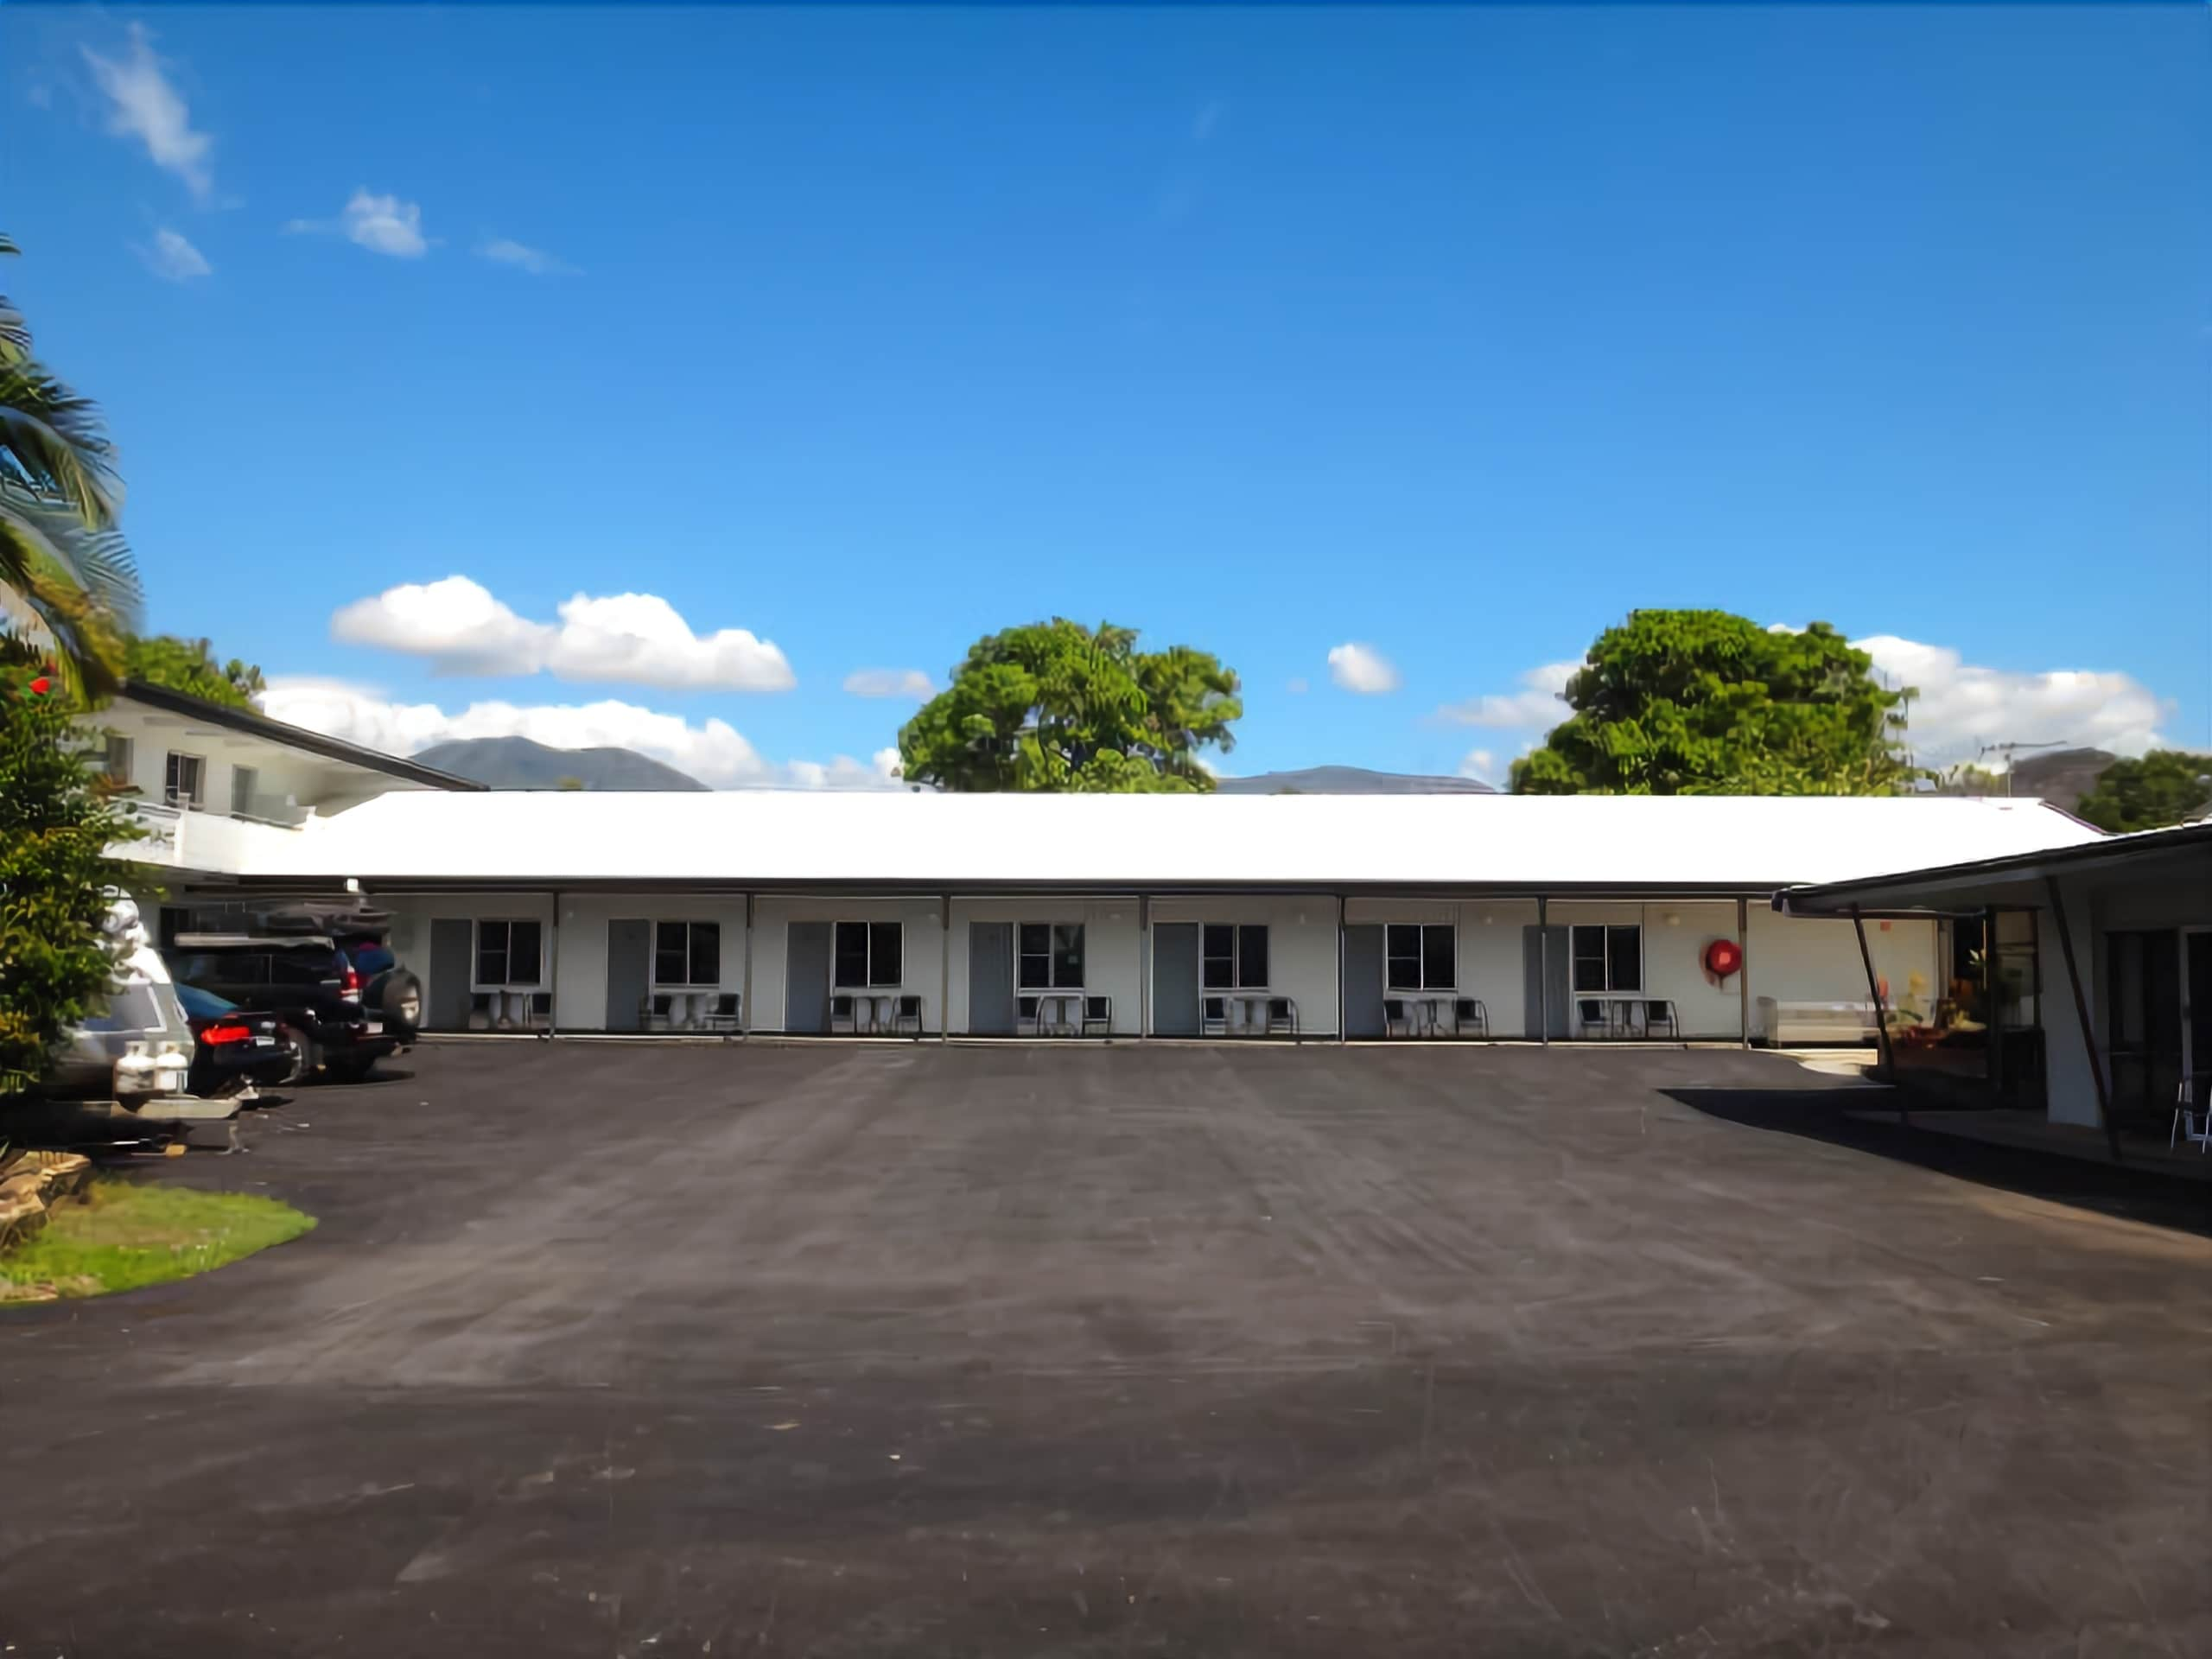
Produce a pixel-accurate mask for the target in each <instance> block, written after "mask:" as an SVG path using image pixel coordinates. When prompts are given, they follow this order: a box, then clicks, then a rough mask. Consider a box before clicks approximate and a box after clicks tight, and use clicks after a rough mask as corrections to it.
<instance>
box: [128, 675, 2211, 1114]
mask: <svg viewBox="0 0 2212 1659" xmlns="http://www.w3.org/2000/svg"><path fill="white" fill-rule="evenodd" d="M90 721H91V723H92V726H93V727H94V728H95V729H96V730H97V731H98V733H99V741H101V742H102V743H104V744H105V747H106V753H107V755H108V757H109V765H110V766H111V770H112V771H113V772H114V773H115V775H116V776H117V777H118V779H122V780H124V787H126V788H127V789H128V790H129V791H130V799H131V800H132V801H133V802H134V803H136V808H137V810H138V811H139V812H140V813H141V815H142V816H143V817H144V818H145V820H146V821H147V823H149V828H151V829H152V830H153V831H154V835H153V837H152V838H151V839H150V840H149V841H147V842H139V843H136V844H134V845H133V846H132V847H131V848H130V849H128V855H130V856H132V857H136V858H137V859H139V860H141V861H146V862H149V863H152V864H154V865H156V867H158V868H160V869H161V872H162V880H163V882H164V885H165V887H166V889H167V891H166V893H165V894H164V896H163V900H162V904H161V906H160V916H161V922H162V931H163V933H164V936H165V937H171V936H174V935H175V933H177V932H179V931H185V930H188V929H194V928H210V927H236V926H238V925H241V919H242V918H249V917H251V915H252V914H253V912H255V911H256V910H257V909H265V908H268V907H270V906H278V905H285V904H291V903H297V902H301V901H311V902H315V903H321V904H329V903H334V902H335V903H346V902H356V903H359V904H361V905H363V906H373V907H375V908H376V909H378V910H380V911H383V912H388V914H389V916H390V918H391V945H392V948H393V950H395V951H396V952H397V955H398V957H399V959H400V960H401V962H402V963H404V964H405V965H406V966H407V967H409V968H410V969H412V970H413V971H414V972H415V973H416V975H417V976H419V977H420V978H421V980H422V981H423V1000H424V1007H425V1021H424V1023H425V1026H426V1027H427V1028H428V1029H429V1030H431V1031H434V1032H435V1031H447V1032H457V1033H458V1032H481V1033H502V1032H506V1033H533V1034H536V1035H539V1036H551V1037H565V1036H575V1037H586V1036H600V1035H607V1034H622V1035H629V1034H637V1035H641V1036H642V1035H645V1034H655V1035H659V1034H665V1035H669V1036H674V1037H690V1038H694V1039H697V1038H704V1037H720V1038H724V1039H745V1038H749V1037H762V1038H766V1037H776V1038H781V1037H798V1036H838V1037H844V1036H848V1035H849V1036H852V1037H873V1038H882V1039H893V1038H896V1039H906V1040H917V1039H918V1040H925V1041H926V1040H955V1039H987V1038H1001V1039H1021V1038H1030V1039H1046V1038H1065V1039H1075V1040H1082V1039H1092V1040H1113V1041H1134V1042H1147V1041H1154V1040H1182V1041H1224V1042H1226V1041H1275V1042H1282V1043H1310V1042H1317V1041H1319V1042H1342V1041H1369V1040H1377V1041H1380V1040H1402V1041H1418V1042H1425V1043H1435V1044H1446V1043H1461V1044H1474V1043H1481V1042H1485V1041H1490V1042H1499V1041H1507V1042H1530V1043H1588V1042H1612V1043H1623V1042H1630V1043H1632V1042H1662V1043H1666V1042H1672V1043H1727V1044H1744V1045H1752V1044H1757V1045H1764V1046H1778V1047H1803V1046H1838V1045H1872V1044H1874V1043H1875V1042H1876V1039H1877V1038H1878V1036H1880V1037H1882V1038H1883V1039H1885V1046H1886V1048H1887V1049H1888V1050H1889V1051H1890V1054H1891V1057H1893V1058H1895V1059H1896V1060H1897V1064H1898V1065H1899V1066H1900V1067H1901V1068H1902V1067H1903V1066H1904V1065H1906V1064H1908V1063H1910V1062H1914V1061H1916V1059H1918V1058H1926V1057H1940V1058H1941V1059H1942V1064H1943V1065H1944V1066H1945V1067H1947V1068H1948V1070H1950V1071H1953V1072H1955V1073H1956V1074H1958V1076H1959V1077H1961V1078H1962V1079H1964V1080H1966V1081H1967V1082H1968V1083H1970V1084H1974V1086H1977V1087H1982V1088H1986V1089H1987V1090H1993V1091H1994V1092H1996V1093H1997V1094H1999V1095H2000V1096H2002V1097H2003V1098H2005V1099H2007V1100H2009V1101H2011V1102H2012V1103H2016V1104H2021V1105H2031V1106H2036V1107H2038V1108H2040V1109H2046V1110H2047V1111H2048V1112H2049V1114H2050V1116H2051V1117H2053V1118H2054V1119H2056V1120H2058V1121H2062V1122H2089V1123H2094V1122H2099V1121H2101V1117H2102V1116H2108V1115H2109V1114H2108V1113H2106V1112H2105V1111H2104V1110H2103V1109H2101V1107H2100V1104H2099V1101H2100V1098H2103V1099H2106V1100H2107V1101H2109V1102H2110V1103H2111V1110H2112V1111H2114V1112H2117V1111H2120V1110H2121V1109H2124V1108H2125V1109H2136V1107H2138V1106H2140V1105H2143V1104H2145V1103H2147V1104H2149V1105H2153V1106H2154V1105H2155V1104H2156V1103H2157V1097H2158V1095H2159V1092H2160V1091H2161V1090H2164V1091H2165V1095H2166V1096H2167V1099H2168V1103H2171V1093H2172V1091H2173V1090H2174V1089H2175V1088H2176V1087H2177V1084H2178V1078H2179V1077H2180V1076H2181V1075H2182V1074H2183V1073H2185V1072H2187V1071H2190V1069H2191V1068H2197V1069H2202V1068H2204V1067H2208V1066H2212V1031H2208V1030H2206V1029H2205V1028H2204V1014H2203V1013H2200V1014H2198V1015H2197V1016H2196V1023H2195V1024H2191V1023H2190V1016H2189V1014H2188V1013H2187V1010H2188V1008H2189V1007H2190V1001H2189V989H2188V988H2189V984H2190V980H2191V978H2192V977H2194V979H2195V980H2196V985H2197V989H2198V993H2199V995H2198V999H2197V1006H2198V1007H2200V1008H2201V1009H2203V1010H2207V1011H2212V956H2208V951H2212V944H2208V940H2212V882H2209V881H2208V875H2212V848H2208V846H2207V842H2206V836H2207V835H2208V834H2212V831H2208V830H2206V829H2202V828H2199V829H2193V830H2187V831H2166V832H2154V836H2105V835H2103V834H2101V832H2099V831H2098V830H2096V829H2093V828H2091V827H2089V826H2088V825H2086V824H2083V823H2081V822H2080V821H2078V820H2076V819H2075V818H2073V817H2069V815H2067V814H2066V813H2064V812H2062V811H2060V810H2056V809H2055V808H2053V807H2050V806H2048V805H2045V804H2043V803H2041V802H2037V801H2031V800H1974V799H1960V798H1749V797H1698V798H1691V797H1675V798H1651V797H1600V796H1582V797H1528V798H1515V797H1509V796H1486V795H1438V796H1319V795H1296V796H1173V795H1155V796H1145V795H1139V796H1082V795H993V796H984V795H942V794H934V793H923V792H912V791H896V792H881V793H860V792H854V793H836V792H800V791H720V792H715V793H710V794H686V793H674V794H623V793H590V792H566V791H486V790H484V789H482V788H480V787H479V786H477V785H474V784H471V783H468V782H466V781H464V780H462V779H455V778H452V777H449V776H447V775H445V774H442V773H440V772H435V771H434V770H432V769H430V768H428V767H424V766H416V765H415V764H413V763H411V762H409V761H406V760H400V759H397V758H395V757H392V756H389V755H383V754H378V753H376V752H374V751H372V750H368V749H364V748H360V747H356V746H354V745H351V744H347V743H342V742H339V741H334V740H332V739H328V738H325V737H321V736H320V735H317V734H312V733H308V732H304V731H301V730H298V729H296V728H291V727H288V726H285V725H283V724H281V723H279V722H277V721H271V720H268V719H266V718H264V717H263V716H261V715H256V714H251V713H245V712H241V711H238V710H234V709H219V708H217V707H216V706H214V705H211V704H206V703H201V702H199V701H198V700H197V699H194V698H190V697H186V696H180V695H179V694H177V693H175V692H170V691H167V690H154V689H149V688H140V687H135V686H134V687H132V688H131V689H130V690H129V692H128V693H127V694H126V695H125V696H123V697H121V698H119V699H118V701H117V702H115V703H114V704H113V705H111V707H110V708H108V709H104V710H102V711H101V712H100V713H99V715H95V716H92V717H90ZM2156 836H2166V837H2168V838H2169V839H2168V840H2166V841H2164V842H2157V841H2156ZM2134 843H2145V846H2146V847H2148V846H2151V845H2152V844H2154V843H2155V845H2156V846H2157V847H2159V848H2163V849H2164V850H2163V851H2157V852H2148V851H2146V852H2135V851H2132V850H2130V849H2131V848H2132V847H2133V844H2134ZM2062 918H2063V925H2061V919H2062ZM2069 960H2070V962H2071V963H2072V969H2071V970H2070V971H2069V965H2068V963H2069ZM2076 986H2078V988H2079V1002H2078V1004H2077V1002H2076V1000H2075V989H2074V988H2075V987H2076ZM1877 1006H1879V1007H1880V1008H1881V1010H1882V1013H1881V1014H1880V1016H1877V1014H1876V1012H1875V1010H1876V1007H1877ZM2084 1016H2086V1017H2084ZM1923 1051H1924V1054H1923ZM1870 1058H1872V1053H1871V1052H1870ZM2099 1090H2102V1096H2100V1093H2099ZM2159 1127H2160V1128H2161V1131H2162V1132H2163V1120H2161V1121H2160V1125H2159Z"/></svg>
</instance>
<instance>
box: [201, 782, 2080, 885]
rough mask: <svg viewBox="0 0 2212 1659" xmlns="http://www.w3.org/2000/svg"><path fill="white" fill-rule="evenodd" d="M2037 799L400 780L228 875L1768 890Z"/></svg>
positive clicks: (1968, 839) (2066, 834) (2039, 842)
mask: <svg viewBox="0 0 2212 1659" xmlns="http://www.w3.org/2000/svg"><path fill="white" fill-rule="evenodd" d="M2098 838H2099V832H2098V831H2097V830H2095V829H2091V828H2090V827H2089V826H2088V825H2087V824H2084V823H2081V822H2080V821H2078V820H2076V819H2075V818H2073V817H2069V816H2068V815H2067V814H2065V813H2063V812H2062V811H2059V810H2056V808H2053V807H2050V806H2047V805H2045V804H2043V803H2042V802H2040V801H2029V800H2016V801H1991V800H1966V799H1952V798H1938V799H1912V798H1902V799H1897V798H1891V799H1876V798H1867V799H1852V798H1771V797H1744V796H1732V797H1713V796H1707V797H1694V798H1693V797H1671V798H1653V797H1636V796H1573V797H1541V796H1539V797H1514V796H1503V795H1497V796H1492V795H1430V796H1381V795H1375V796H1327V795H1280V796H1174V795H937V794H914V793H903V792H902V793H885V794H857V793H855V794H837V793H823V794H798V793H785V792H759V793H748V792H744V791H724V792H719V793H714V794H696V795H695V794H614V793H606V794H601V793H589V792H582V791H578V792H557V791H556V792H529V793H524V792H492V793H486V794H465V795H464V794H447V793H443V792H436V793H431V792H421V793H416V792H408V793H392V794H388V795H385V796H382V797H380V798H378V799H376V800H373V801H370V802H367V803H365V804H362V805H360V806H357V807H353V808H351V809H349V810H346V811H344V812H341V813H339V814H337V815H335V816H334V817H330V818H327V819H321V820H317V821H315V822H313V823H309V824H308V826H307V827H306V828H305V829H302V831H301V832H300V833H299V834H298V835H297V836H291V837H287V838H286V841H287V844H286V845H285V846H284V847H283V848H282V849H277V851H276V852H274V853H271V854H269V855H260V854H257V855H256V863H255V865H254V868H251V870H247V871H245V872H241V873H242V874H250V875H256V876H268V877H298V878H315V879H332V880H336V879H343V878H345V877H348V876H353V877H359V879H361V880H363V881H365V882H369V883H372V884H375V883H378V882H381V883H383V884H385V885H386V886H392V885H400V884H406V883H413V882H429V883H437V884H450V883H464V882H484V883H487V884H493V883H496V884H501V885H505V884H512V883H533V884H538V885H548V886H550V885H556V884H558V885H563V886H569V885H585V884H588V883H592V882H625V881H652V882H657V883H685V882H690V883H696V884H699V885H702V886H721V887H748V886H758V887H782V888H786V889H788V888H794V887H805V886H808V885H810V884H811V885H819V886H822V887H850V886H856V885H868V886H874V887H909V888H913V889H919V890H926V891H932V892H935V891H942V890H944V889H946V888H949V887H950V888H959V889H965V890H974V889H981V888H990V887H1060V888H1081V887H1094V888H1097V889H1101V890H1105V889H1131V888H1152V889H1158V890H1169V889H1173V888H1178V887H1180V888H1198V887H1359V888H1368V889H1375V888H1398V889H1408V890H1411V889H1421V888H1445V887H1452V888H1457V887H1485V888H1488V889H1491V890H1492V891H1500V890H1516V891H1520V892H1524V893H1535V892H1537V891H1540V890H1542V891H1553V892H1567V891H1570V890H1573V889H1578V888H1580V889H1591V888H1610V889H1614V890H1618V891H1624V892H1626V891H1638V892H1662V891H1668V890H1688V889H1722V890H1727V891H1738V892H1759V893H1764V892H1770V891H1771V890H1773V889H1774V888H1777V887H1786V886H1789V885H1792V884H1796V883H1800V882H1820V881H1836V880H1845V879H1847V878H1850V877H1853V876H1863V875H1871V874H1881V873H1883V872H1885V871H1890V870H1899V869H1911V868H1922V867H1924V866H1928V865H1931V864H1944V863H1954V862H1959V861H1965V860H1969V859H1986V858H1994V857H1999V856H2003V855H2008V854H2015V853H2026V852H2036V851H2040V850H2043V849H2049V848H2055V847H2066V846H2073V845H2077V844H2080V843H2082V842H2090V841H2094V840H2096V839H2098Z"/></svg>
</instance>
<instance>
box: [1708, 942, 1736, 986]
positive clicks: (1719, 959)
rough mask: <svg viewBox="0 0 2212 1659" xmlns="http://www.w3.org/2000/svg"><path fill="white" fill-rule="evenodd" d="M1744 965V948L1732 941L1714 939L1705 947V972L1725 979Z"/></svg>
mask: <svg viewBox="0 0 2212 1659" xmlns="http://www.w3.org/2000/svg"><path fill="white" fill-rule="evenodd" d="M1743 965H1744V947H1743V946H1742V945H1740V944H1737V943H1736V941H1735V940H1733V939H1715V940H1714V941H1713V943H1712V944H1708V945H1707V946H1706V947H1705V971H1706V972H1707V973H1708V974H1711V975H1713V976H1714V977H1715V978H1717V979H1726V978H1727V977H1728V976H1729V975H1731V974H1732V973H1734V972H1735V971H1736V970H1737V969H1739V968H1741V967H1742V966H1743Z"/></svg>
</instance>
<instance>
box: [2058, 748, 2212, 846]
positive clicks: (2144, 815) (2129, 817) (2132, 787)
mask: <svg viewBox="0 0 2212 1659" xmlns="http://www.w3.org/2000/svg"><path fill="white" fill-rule="evenodd" d="M2208 806H2212V754H2191V753H2189V752H2188V751H2186V750H2184V749H2153V750H2152V751H2151V752H2150V753H2148V754H2146V755H2145V756H2144V757H2143V758H2142V759H2141V760H2115V761H2113V763H2112V765H2110V766H2107V767H2106V768H2105V769H2104V770H2103V771H2102V772H2099V773H2098V774H2097V781H2096V784H2095V785H2094V787H2093V788H2091V790H2090V791H2089V792H2088V794H2086V795H2084V796H2083V797H2082V798H2081V800H2080V802H2079V803H2077V804H2075V808H2074V811H2075V815H2076V816H2077V817H2083V818H2087V819H2088V821H2089V822H2090V823H2094V824H2095V825H2096V826H2097V828H2098V829H2110V830H2113V831H2115V832H2125V831H2127V830H2131V829H2158V827H2159V826H2160V825H2161V824H2168V823H2186V822H2187V821H2188V820H2189V819H2190V818H2193V817H2196V815H2197V814H2199V813H2201V812H2202V811H2203V810H2205V808H2206V807H2208Z"/></svg>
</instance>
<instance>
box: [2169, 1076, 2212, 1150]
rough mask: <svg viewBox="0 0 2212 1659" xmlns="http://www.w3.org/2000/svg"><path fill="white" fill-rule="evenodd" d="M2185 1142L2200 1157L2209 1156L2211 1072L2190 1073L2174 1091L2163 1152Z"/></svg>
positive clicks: (2211, 1142)
mask: <svg viewBox="0 0 2212 1659" xmlns="http://www.w3.org/2000/svg"><path fill="white" fill-rule="evenodd" d="M2183 1141H2186V1142H2188V1144H2189V1145H2190V1146H2192V1147H2196V1150H2197V1151H2198V1152H2199V1153H2212V1071H2192V1072H2190V1074H2189V1075H2188V1076H2186V1077H2183V1078H2182V1080H2181V1082H2180V1084H2179V1085H2178V1086H2177V1088H2176V1089H2175V1090H2174V1117H2173V1124H2172V1127H2171V1128H2169V1129H2168V1130H2167V1131H2166V1150H2167V1151H2168V1152H2171V1151H2172V1150H2173V1149H2174V1148H2175V1147H2177V1145H2179V1144H2180V1143H2182V1142H2183Z"/></svg>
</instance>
